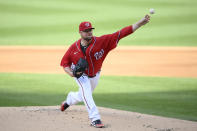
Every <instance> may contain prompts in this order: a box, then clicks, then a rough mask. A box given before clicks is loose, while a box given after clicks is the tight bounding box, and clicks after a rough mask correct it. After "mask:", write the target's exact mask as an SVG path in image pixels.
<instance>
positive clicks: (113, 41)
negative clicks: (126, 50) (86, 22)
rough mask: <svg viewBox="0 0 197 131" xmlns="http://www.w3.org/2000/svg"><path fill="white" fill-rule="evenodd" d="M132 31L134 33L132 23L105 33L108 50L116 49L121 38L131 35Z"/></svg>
mask: <svg viewBox="0 0 197 131" xmlns="http://www.w3.org/2000/svg"><path fill="white" fill-rule="evenodd" d="M131 33H133V28H132V25H130V26H127V27H124V28H122V29H121V30H119V31H117V32H115V33H113V34H108V35H104V37H105V39H106V40H105V41H106V44H107V48H108V50H109V51H110V50H112V49H114V48H115V47H116V46H117V44H118V42H119V40H120V39H122V38H124V37H126V36H128V35H130V34H131Z"/></svg>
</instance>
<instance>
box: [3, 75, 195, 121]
mask: <svg viewBox="0 0 197 131" xmlns="http://www.w3.org/2000/svg"><path fill="white" fill-rule="evenodd" d="M71 90H72V91H77V90H78V87H77V84H76V83H75V81H74V80H73V79H72V78H70V77H68V76H67V75H62V74H15V73H0V106H34V105H36V106H39V105H41V106H44V105H59V104H60V103H61V102H62V101H63V100H65V98H66V95H67V93H68V92H69V91H71ZM93 96H94V99H95V102H96V104H97V105H98V106H103V107H108V108H115V109H121V110H128V111H134V112H141V113H146V114H154V115H160V116H167V117H174V118H179V119H186V120H193V121H197V112H196V109H197V79H195V78H165V77H115V76H102V77H101V79H100V81H99V86H98V87H97V88H96V89H95V92H94V93H93Z"/></svg>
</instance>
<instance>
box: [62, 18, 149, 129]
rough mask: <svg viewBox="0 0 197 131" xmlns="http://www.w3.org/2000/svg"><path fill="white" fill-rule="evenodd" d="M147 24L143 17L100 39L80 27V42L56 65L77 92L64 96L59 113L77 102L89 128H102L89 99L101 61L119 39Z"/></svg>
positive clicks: (84, 24) (89, 27) (88, 27)
mask: <svg viewBox="0 0 197 131" xmlns="http://www.w3.org/2000/svg"><path fill="white" fill-rule="evenodd" d="M149 20H150V16H149V15H146V16H145V17H143V18H142V19H141V20H140V21H138V22H137V23H135V24H133V25H129V26H127V27H124V28H122V29H121V30H119V31H117V32H115V33H112V34H106V35H102V36H100V37H96V36H93V29H94V28H93V27H92V24H91V23H90V22H82V23H80V25H79V34H80V36H81V38H80V39H79V40H77V41H76V42H74V43H73V44H72V45H71V46H70V47H69V49H68V50H67V51H66V53H65V55H64V56H63V58H62V60H61V64H60V65H61V66H62V67H63V69H64V71H65V72H66V73H67V74H68V75H70V76H71V77H74V79H75V81H76V83H77V84H78V86H79V90H78V91H77V92H69V93H68V95H67V98H66V100H65V101H64V102H62V104H61V111H64V110H66V109H67V108H68V107H69V106H71V105H75V104H77V103H78V102H84V104H85V106H86V108H87V111H88V114H89V119H90V120H91V125H92V126H94V127H96V128H102V127H104V124H103V123H102V122H101V116H100V114H99V111H98V108H97V107H96V104H95V102H94V100H93V97H92V93H93V91H94V89H95V88H96V86H97V84H98V80H99V77H100V71H101V67H102V64H103V61H104V60H105V57H106V56H107V54H108V53H109V52H110V51H111V50H112V49H114V48H115V47H116V46H117V44H118V42H119V40H120V39H122V38H124V37H126V36H128V35H130V34H132V33H133V32H135V31H136V30H137V29H138V28H139V27H141V26H143V25H145V24H147V23H148V22H149Z"/></svg>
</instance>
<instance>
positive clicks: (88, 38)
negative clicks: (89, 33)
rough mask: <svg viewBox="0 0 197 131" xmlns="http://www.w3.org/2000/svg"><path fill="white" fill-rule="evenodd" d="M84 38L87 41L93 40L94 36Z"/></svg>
mask: <svg viewBox="0 0 197 131" xmlns="http://www.w3.org/2000/svg"><path fill="white" fill-rule="evenodd" d="M83 39H84V40H86V41H87V42H89V41H91V40H92V37H86V38H83Z"/></svg>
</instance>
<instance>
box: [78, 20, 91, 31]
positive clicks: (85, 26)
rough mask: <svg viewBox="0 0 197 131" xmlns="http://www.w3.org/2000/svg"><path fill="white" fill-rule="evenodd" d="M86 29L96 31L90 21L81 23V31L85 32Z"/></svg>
mask: <svg viewBox="0 0 197 131" xmlns="http://www.w3.org/2000/svg"><path fill="white" fill-rule="evenodd" d="M86 29H94V28H92V24H91V23H90V22H88V21H84V22H81V23H80V25H79V31H84V30H86Z"/></svg>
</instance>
